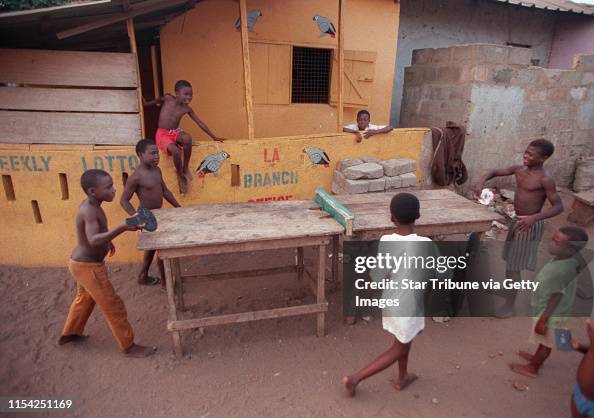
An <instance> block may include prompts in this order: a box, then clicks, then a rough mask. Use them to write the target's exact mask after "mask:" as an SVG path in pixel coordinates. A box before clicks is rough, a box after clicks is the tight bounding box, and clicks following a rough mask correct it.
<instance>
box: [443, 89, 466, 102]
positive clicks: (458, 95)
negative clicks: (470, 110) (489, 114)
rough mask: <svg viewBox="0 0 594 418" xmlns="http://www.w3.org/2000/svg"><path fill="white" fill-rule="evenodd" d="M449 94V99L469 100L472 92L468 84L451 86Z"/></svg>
mask: <svg viewBox="0 0 594 418" xmlns="http://www.w3.org/2000/svg"><path fill="white" fill-rule="evenodd" d="M449 93H450V94H449V96H448V97H447V99H449V100H468V99H470V97H469V96H470V92H469V90H468V88H467V87H466V86H463V87H462V86H461V87H457V86H450V88H449Z"/></svg>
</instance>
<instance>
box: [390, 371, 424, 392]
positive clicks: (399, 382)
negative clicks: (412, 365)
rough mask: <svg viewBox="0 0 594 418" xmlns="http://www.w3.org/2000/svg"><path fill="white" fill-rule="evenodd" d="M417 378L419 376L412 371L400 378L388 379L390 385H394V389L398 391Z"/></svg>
mask: <svg viewBox="0 0 594 418" xmlns="http://www.w3.org/2000/svg"><path fill="white" fill-rule="evenodd" d="M418 378H419V376H417V375H416V374H414V373H407V374H406V376H404V378H400V379H398V380H390V382H391V383H392V386H394V389H396V390H397V391H399V392H400V391H401V390H404V389H405V388H406V387H407V386H408V385H410V384H411V383H412V382H414V381H415V380H417V379H418Z"/></svg>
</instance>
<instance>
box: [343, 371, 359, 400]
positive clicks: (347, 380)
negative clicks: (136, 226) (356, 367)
mask: <svg viewBox="0 0 594 418" xmlns="http://www.w3.org/2000/svg"><path fill="white" fill-rule="evenodd" d="M358 383H359V382H355V381H354V380H353V378H352V377H350V376H345V377H343V378H342V384H343V385H344V387H345V389H346V390H347V393H348V395H349V397H351V398H352V397H353V396H355V390H356V389H357V384H358Z"/></svg>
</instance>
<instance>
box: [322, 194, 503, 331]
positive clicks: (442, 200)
mask: <svg viewBox="0 0 594 418" xmlns="http://www.w3.org/2000/svg"><path fill="white" fill-rule="evenodd" d="M406 192H407V193H412V194H414V195H415V196H416V197H417V198H418V199H419V203H420V209H421V217H420V218H419V219H418V220H417V221H416V222H415V233H417V234H419V235H423V236H428V237H431V238H432V239H434V240H435V239H441V237H442V236H447V235H454V234H467V233H470V232H478V233H482V232H484V231H487V230H489V229H490V228H491V224H492V222H493V221H495V220H497V221H502V220H503V217H502V216H501V215H499V214H497V213H495V212H493V211H490V210H488V209H487V208H485V207H484V206H482V205H480V204H478V203H474V202H471V201H470V200H468V199H466V198H464V197H462V196H460V195H459V194H457V193H454V192H452V191H451V190H448V189H439V190H407V191H406ZM397 193H399V192H398V191H394V192H384V193H367V194H356V195H338V196H334V197H335V199H336V200H338V201H339V202H340V203H341V204H342V205H344V206H346V207H347V209H349V210H350V211H351V212H352V213H353V215H354V220H353V235H351V236H343V239H344V240H347V241H348V240H361V241H374V240H379V239H380V238H381V236H382V235H386V234H392V233H394V228H395V227H394V223H393V222H392V220H391V219H390V201H391V200H392V197H394V195H395V194H397ZM341 247H342V245H341V243H338V245H334V246H333V255H332V258H333V259H338V256H339V252H341V251H342V250H341ZM342 267H343V266H342V264H340V265H339V270H338V272H337V273H336V275H334V277H340V279H341V280H342V274H343V273H342ZM354 319H355V317H354V316H346V317H345V320H346V321H347V323H354Z"/></svg>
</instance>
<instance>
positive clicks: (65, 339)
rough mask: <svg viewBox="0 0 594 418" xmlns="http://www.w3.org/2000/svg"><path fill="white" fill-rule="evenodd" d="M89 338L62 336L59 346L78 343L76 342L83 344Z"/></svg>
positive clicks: (85, 336)
mask: <svg viewBox="0 0 594 418" xmlns="http://www.w3.org/2000/svg"><path fill="white" fill-rule="evenodd" d="M87 338H89V336H88V335H74V334H72V335H62V336H61V337H60V339H59V340H58V345H64V344H68V343H76V342H82V341H84V340H86V339H87Z"/></svg>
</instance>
